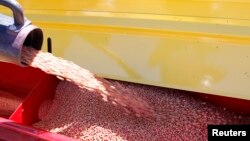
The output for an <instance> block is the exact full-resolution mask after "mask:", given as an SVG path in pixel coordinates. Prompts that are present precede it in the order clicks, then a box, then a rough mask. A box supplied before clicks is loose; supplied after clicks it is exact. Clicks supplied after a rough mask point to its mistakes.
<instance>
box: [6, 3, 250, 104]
mask: <svg viewBox="0 0 250 141" xmlns="http://www.w3.org/2000/svg"><path fill="white" fill-rule="evenodd" d="M19 1H20V2H21V4H22V5H23V6H24V8H25V14H26V15H27V17H28V18H29V19H30V20H32V21H33V24H35V25H38V26H40V27H41V28H43V30H44V33H45V39H46V38H48V37H50V38H51V39H52V47H53V54H55V55H57V56H61V57H64V58H66V59H68V60H72V61H74V62H75V63H77V64H79V65H80V66H82V67H84V68H87V69H90V70H91V71H93V72H95V73H97V74H98V75H100V76H104V77H107V78H113V79H119V80H125V81H130V82H137V83H144V84H150V85H157V86H163V87H170V88H177V89H184V90H191V91H198V92H204V93H211V94H217V95H222V96H229V97H235V98H242V99H247V100H250V94H249V93H250V32H249V31H250V1H248V0H73V1H70V0H52V1H48V0H43V1H38V0H19ZM2 11H4V12H6V10H2ZM43 49H46V42H45V44H44V46H43Z"/></svg>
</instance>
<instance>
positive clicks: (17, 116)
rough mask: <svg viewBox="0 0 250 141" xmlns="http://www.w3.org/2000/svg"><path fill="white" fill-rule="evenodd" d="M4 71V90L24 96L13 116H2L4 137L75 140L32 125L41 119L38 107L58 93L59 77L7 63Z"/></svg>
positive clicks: (1, 82) (0, 65)
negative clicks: (56, 91)
mask: <svg viewBox="0 0 250 141" xmlns="http://www.w3.org/2000/svg"><path fill="white" fill-rule="evenodd" d="M0 70H1V73H0V90H1V91H0V92H2V93H3V92H7V93H11V94H13V95H15V96H17V97H19V98H22V99H23V100H22V102H21V104H20V105H19V106H18V107H16V110H15V111H13V113H12V114H11V115H9V116H5V118H2V117H1V115H0V140H7V141H8V140H10V141H13V140H25V141H28V140H73V139H71V138H68V137H65V136H62V135H58V134H53V133H50V132H47V131H44V130H39V129H35V128H33V127H31V126H30V125H31V124H33V123H34V122H37V121H38V120H39V119H38V110H39V107H40V105H41V104H42V103H43V101H44V100H46V99H47V98H52V97H53V96H54V93H55V88H56V86H57V84H58V82H59V80H58V79H57V78H56V77H55V76H52V75H48V74H46V73H44V72H42V71H41V70H39V69H35V68H31V67H20V66H17V65H13V64H9V63H3V62H0ZM0 108H1V107H0ZM7 118H8V119H7Z"/></svg>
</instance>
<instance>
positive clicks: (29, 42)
mask: <svg viewBox="0 0 250 141" xmlns="http://www.w3.org/2000/svg"><path fill="white" fill-rule="evenodd" d="M0 5H3V6H5V7H8V8H10V9H11V10H12V12H13V17H9V16H6V15H3V14H0V61H4V62H10V63H15V64H18V65H20V64H21V62H20V61H21V60H20V59H21V50H22V47H23V46H27V47H33V48H35V49H37V50H40V49H41V48H42V43H43V32H42V30H41V29H39V28H37V27H36V26H34V25H32V24H31V22H30V21H29V20H28V19H27V18H25V17H24V14H23V10H22V7H21V5H20V4H19V3H18V2H17V1H16V0H0Z"/></svg>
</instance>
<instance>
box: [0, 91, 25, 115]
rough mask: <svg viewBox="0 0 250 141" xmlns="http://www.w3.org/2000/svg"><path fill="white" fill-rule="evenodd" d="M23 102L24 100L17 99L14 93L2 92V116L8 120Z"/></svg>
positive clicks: (0, 106)
mask: <svg viewBox="0 0 250 141" xmlns="http://www.w3.org/2000/svg"><path fill="white" fill-rule="evenodd" d="M22 101H23V99H22V98H20V97H17V96H15V95H13V94H12V93H9V92H6V91H2V90H0V116H1V117H7V118H8V117H9V116H10V115H11V114H12V113H13V112H14V111H15V110H16V109H17V107H18V106H19V105H20V104H21V103H22Z"/></svg>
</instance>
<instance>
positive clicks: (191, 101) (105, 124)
mask: <svg viewBox="0 0 250 141" xmlns="http://www.w3.org/2000/svg"><path fill="white" fill-rule="evenodd" d="M110 84H112V86H113V87H116V86H119V87H120V89H121V90H130V91H131V93H132V94H133V95H135V96H138V97H141V98H142V99H143V100H145V101H146V102H147V103H149V104H150V105H152V107H153V108H154V109H155V112H156V115H158V116H157V117H156V118H154V119H151V120H149V119H145V118H138V117H136V116H133V115H131V114H126V113H124V111H123V110H122V109H121V107H117V106H114V105H112V104H111V103H108V102H105V101H103V100H102V97H101V96H99V95H96V94H94V93H95V92H94V91H88V90H86V89H82V88H79V87H78V86H77V85H76V84H74V83H72V82H69V81H66V80H65V81H62V82H60V83H59V85H58V88H57V91H56V94H55V99H54V100H48V101H46V103H45V104H43V105H42V106H41V107H40V113H39V116H40V119H41V121H40V122H38V123H35V124H34V126H35V127H37V128H42V129H45V130H48V131H50V132H54V133H59V134H63V135H66V136H69V137H72V138H76V139H81V140H121V141H123V140H128V141H156V140H161V141H170V140H187V141H189V140H192V141H195V140H197V141H201V140H207V125H208V124H250V117H246V116H240V115H237V114H235V113H232V112H229V111H226V110H225V109H224V108H221V107H217V106H214V105H212V104H210V103H206V102H204V101H201V100H199V99H196V98H193V97H191V96H189V95H187V94H185V93H184V92H183V91H178V90H171V89H166V88H159V87H152V86H145V85H139V84H132V83H125V82H118V81H110Z"/></svg>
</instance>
